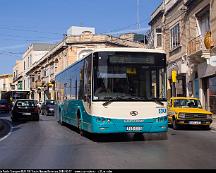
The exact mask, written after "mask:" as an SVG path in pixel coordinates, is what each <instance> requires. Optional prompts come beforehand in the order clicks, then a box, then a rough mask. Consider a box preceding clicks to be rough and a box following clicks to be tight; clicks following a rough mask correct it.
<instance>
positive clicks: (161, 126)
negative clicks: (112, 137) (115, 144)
mask: <svg viewBox="0 0 216 173" xmlns="http://www.w3.org/2000/svg"><path fill="white" fill-rule="evenodd" d="M92 121H93V122H92V128H91V132H92V133H157V132H158V133H159V132H167V130H168V121H167V116H164V117H160V118H153V119H137V120H128V119H109V118H101V117H93V119H92Z"/></svg>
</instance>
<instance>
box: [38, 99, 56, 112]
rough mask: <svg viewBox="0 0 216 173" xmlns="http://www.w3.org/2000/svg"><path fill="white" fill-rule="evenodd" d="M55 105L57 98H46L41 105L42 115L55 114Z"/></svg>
mask: <svg viewBox="0 0 216 173" xmlns="http://www.w3.org/2000/svg"><path fill="white" fill-rule="evenodd" d="M55 105H56V101H55V100H46V101H45V102H44V103H42V105H41V114H42V115H46V116H48V115H52V116H54V113H55Z"/></svg>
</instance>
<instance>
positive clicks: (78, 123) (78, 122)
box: [77, 112, 84, 136]
mask: <svg viewBox="0 0 216 173" xmlns="http://www.w3.org/2000/svg"><path fill="white" fill-rule="evenodd" d="M81 122H82V121H81V118H80V113H79V112H78V113H77V128H78V130H79V134H80V135H81V136H84V132H83V130H82V129H81Z"/></svg>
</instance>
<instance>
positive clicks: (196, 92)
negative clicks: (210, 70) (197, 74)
mask: <svg viewBox="0 0 216 173" xmlns="http://www.w3.org/2000/svg"><path fill="white" fill-rule="evenodd" d="M193 86H194V88H193V91H194V92H193V94H194V97H196V98H199V79H198V78H197V79H194V85H193Z"/></svg>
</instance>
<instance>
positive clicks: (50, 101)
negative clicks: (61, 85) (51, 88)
mask: <svg viewBox="0 0 216 173" xmlns="http://www.w3.org/2000/svg"><path fill="white" fill-rule="evenodd" d="M46 105H55V100H47V101H46Z"/></svg>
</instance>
